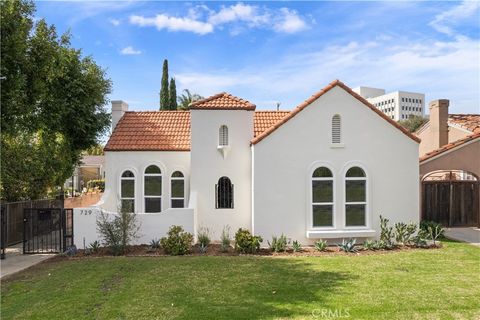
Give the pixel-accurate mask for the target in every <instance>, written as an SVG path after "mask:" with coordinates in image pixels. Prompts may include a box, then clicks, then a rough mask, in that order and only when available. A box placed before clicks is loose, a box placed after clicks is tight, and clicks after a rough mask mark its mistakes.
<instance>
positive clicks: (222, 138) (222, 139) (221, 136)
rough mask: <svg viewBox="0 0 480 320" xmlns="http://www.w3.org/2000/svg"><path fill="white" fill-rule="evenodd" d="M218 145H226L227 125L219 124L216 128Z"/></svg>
mask: <svg viewBox="0 0 480 320" xmlns="http://www.w3.org/2000/svg"><path fill="white" fill-rule="evenodd" d="M218 145H219V146H220V147H225V146H228V127H227V126H226V125H221V126H220V129H219V130H218Z"/></svg>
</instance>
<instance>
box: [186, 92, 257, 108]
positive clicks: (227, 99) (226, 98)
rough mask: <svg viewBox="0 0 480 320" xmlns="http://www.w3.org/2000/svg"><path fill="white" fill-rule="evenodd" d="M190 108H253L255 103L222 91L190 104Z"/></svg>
mask: <svg viewBox="0 0 480 320" xmlns="http://www.w3.org/2000/svg"><path fill="white" fill-rule="evenodd" d="M190 109H192V110H196V109H197V110H255V105H254V104H253V103H251V102H249V101H247V100H244V99H241V98H238V97H235V96H232V95H231V94H229V93H226V92H222V93H219V94H216V95H214V96H211V97H208V98H205V99H202V100H198V101H195V102H193V103H191V104H190Z"/></svg>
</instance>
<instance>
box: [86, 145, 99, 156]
mask: <svg viewBox="0 0 480 320" xmlns="http://www.w3.org/2000/svg"><path fill="white" fill-rule="evenodd" d="M83 153H84V154H86V155H88V156H101V155H103V146H102V145H101V144H96V145H94V146H91V147H90V148H88V149H87V150H85V151H84V152H83Z"/></svg>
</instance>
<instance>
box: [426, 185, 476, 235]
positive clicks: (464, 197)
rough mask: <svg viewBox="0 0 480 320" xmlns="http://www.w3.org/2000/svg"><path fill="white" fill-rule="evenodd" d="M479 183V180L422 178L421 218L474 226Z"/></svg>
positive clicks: (446, 223) (462, 225) (453, 224)
mask: <svg viewBox="0 0 480 320" xmlns="http://www.w3.org/2000/svg"><path fill="white" fill-rule="evenodd" d="M479 186H480V183H479V181H455V180H452V181H423V182H422V207H423V208H422V219H423V220H431V221H435V222H438V223H440V224H442V225H443V226H445V227H473V226H478V225H479V223H480V210H479V203H480V200H479V197H480V191H479Z"/></svg>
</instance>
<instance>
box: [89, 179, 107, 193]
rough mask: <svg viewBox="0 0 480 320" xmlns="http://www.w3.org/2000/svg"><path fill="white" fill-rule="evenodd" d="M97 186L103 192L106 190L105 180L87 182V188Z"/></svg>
mask: <svg viewBox="0 0 480 320" xmlns="http://www.w3.org/2000/svg"><path fill="white" fill-rule="evenodd" d="M95 188H97V189H98V190H100V191H101V192H104V191H105V180H103V179H98V180H89V181H88V182H87V189H89V190H90V189H95Z"/></svg>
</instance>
